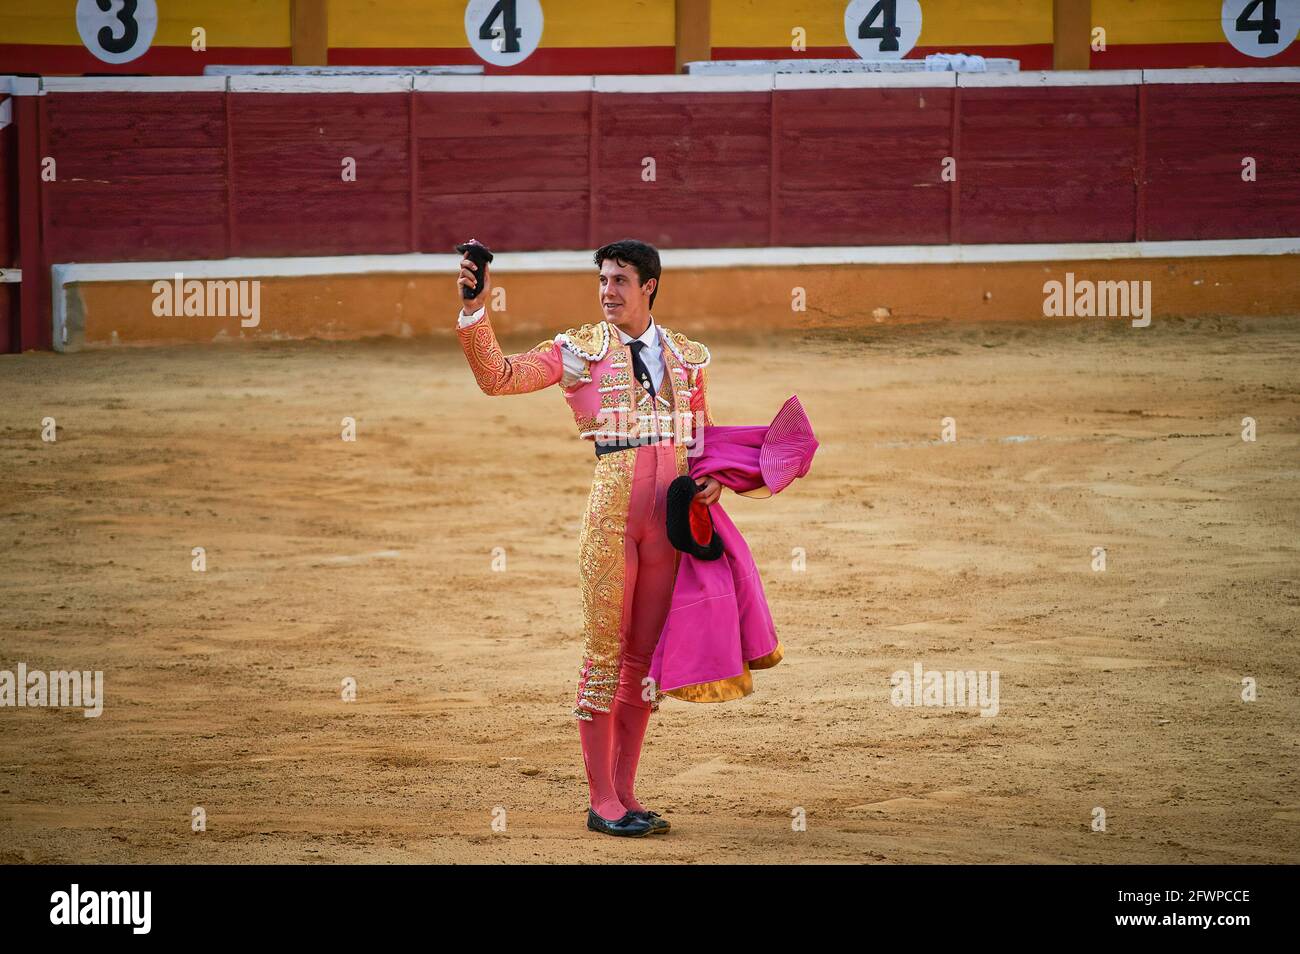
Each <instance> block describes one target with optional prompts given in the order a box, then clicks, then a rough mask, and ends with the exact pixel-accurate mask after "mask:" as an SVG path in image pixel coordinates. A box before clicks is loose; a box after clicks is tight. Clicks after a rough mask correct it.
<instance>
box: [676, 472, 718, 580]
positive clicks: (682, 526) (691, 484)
mask: <svg viewBox="0 0 1300 954" xmlns="http://www.w3.org/2000/svg"><path fill="white" fill-rule="evenodd" d="M703 489H704V488H703V487H701V486H700V485H699V484H697V483H696V482H695V481H694V480H693V479H691V477H690V476H689V475H688V474H683V475H682V476H680V477H678V478H676V479H675V480H674V481H673V482H672V483H671V484H669V485H668V542H669V543H671V544H672V545H673V546H675V547H676V548H677V549H678V550H681V551H682V552H683V553H689V554H690V555H691V556H693V557H695V558H696V559H697V560H716V559H717V558H718V557H720V556H722V537H720V536H718V534H717V533H715V532H714V530H713V518H712V517H710V516H709V508H708V507H707V506H706V505H705V504H703V503H698V502H697V501H696V500H695V495H696V494H698V493H699V492H700V491H701V490H703Z"/></svg>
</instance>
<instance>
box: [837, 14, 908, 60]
mask: <svg viewBox="0 0 1300 954" xmlns="http://www.w3.org/2000/svg"><path fill="white" fill-rule="evenodd" d="M844 37H845V39H847V40H848V41H849V46H851V47H853V52H854V53H856V54H858V56H860V57H862V59H864V60H901V59H902V58H903V56H904V55H905V54H906V53H907V52H908V51H910V50H911V49H912V47H914V46H916V41H917V40H918V39H920V37H921V4H920V3H918V2H917V0H852V2H851V3H850V4H849V5H848V6H847V7H846V8H845V10H844Z"/></svg>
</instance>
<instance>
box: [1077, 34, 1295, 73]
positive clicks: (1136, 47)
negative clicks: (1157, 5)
mask: <svg viewBox="0 0 1300 954" xmlns="http://www.w3.org/2000/svg"><path fill="white" fill-rule="evenodd" d="M1091 63H1092V68H1093V69H1094V70H1132V69H1148V70H1158V69H1170V68H1181V67H1194V66H1210V67H1222V66H1237V67H1242V66H1300V42H1295V43H1292V44H1291V45H1290V46H1289V47H1287V49H1285V50H1283V51H1282V52H1281V53H1279V54H1278V55H1277V56H1274V57H1270V58H1269V59H1267V60H1261V59H1256V58H1255V57H1253V56H1247V55H1246V54H1245V53H1242V52H1240V51H1239V50H1237V49H1236V48H1235V47H1234V46H1232V44H1230V43H1228V42H1227V41H1226V40H1225V41H1224V42H1223V43H1133V44H1129V45H1123V46H1113V45H1112V46H1107V47H1106V52H1105V53H1098V52H1096V51H1094V52H1093V54H1092V60H1091Z"/></svg>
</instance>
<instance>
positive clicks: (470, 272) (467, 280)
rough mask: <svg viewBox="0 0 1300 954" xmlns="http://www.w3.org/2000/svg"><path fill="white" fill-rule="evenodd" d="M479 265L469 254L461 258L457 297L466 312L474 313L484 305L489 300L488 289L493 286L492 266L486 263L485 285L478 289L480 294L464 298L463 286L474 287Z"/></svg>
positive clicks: (484, 271) (484, 266)
mask: <svg viewBox="0 0 1300 954" xmlns="http://www.w3.org/2000/svg"><path fill="white" fill-rule="evenodd" d="M477 269H478V266H477V265H475V264H474V263H473V262H472V261H471V260H470V257H469V256H468V255H466V256H465V257H464V258H462V259H461V260H460V278H459V279H457V280H456V298H457V300H458V301H459V302H460V306H461V308H463V309H464V311H465V314H467V315H472V314H474V312H476V311H478V310H479V309H480V308H481V307H483V303H484V302H485V301H487V294H488V289H489V288H491V287H492V275H491V273H492V267H491V266H490V265H487V264H486V263H485V264H484V265H483V285H482V287H481V288H479V290H478V294H477V295H475V296H474V297H473V298H464V297H462V296H463V295H464V292H462V291H461V289H462V288H473V287H474V282H475V277H474V276H475V273H476V271H477Z"/></svg>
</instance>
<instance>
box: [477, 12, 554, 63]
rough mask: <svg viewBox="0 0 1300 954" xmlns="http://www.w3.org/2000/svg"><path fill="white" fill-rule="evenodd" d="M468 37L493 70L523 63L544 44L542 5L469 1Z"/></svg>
mask: <svg viewBox="0 0 1300 954" xmlns="http://www.w3.org/2000/svg"><path fill="white" fill-rule="evenodd" d="M465 36H467V37H468V38H469V45H470V46H471V47H473V48H474V52H475V53H477V54H478V55H479V57H481V58H482V59H483V60H484V61H486V62H488V63H491V64H492V65H493V66H514V65H515V64H516V63H522V62H523V61H524V60H526V59H528V57H529V56H531V55H532V52H533V50H535V49H537V44H538V43H540V42H541V41H542V5H541V4H540V3H539V2H538V0H469V3H468V4H467V5H466V6H465Z"/></svg>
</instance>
